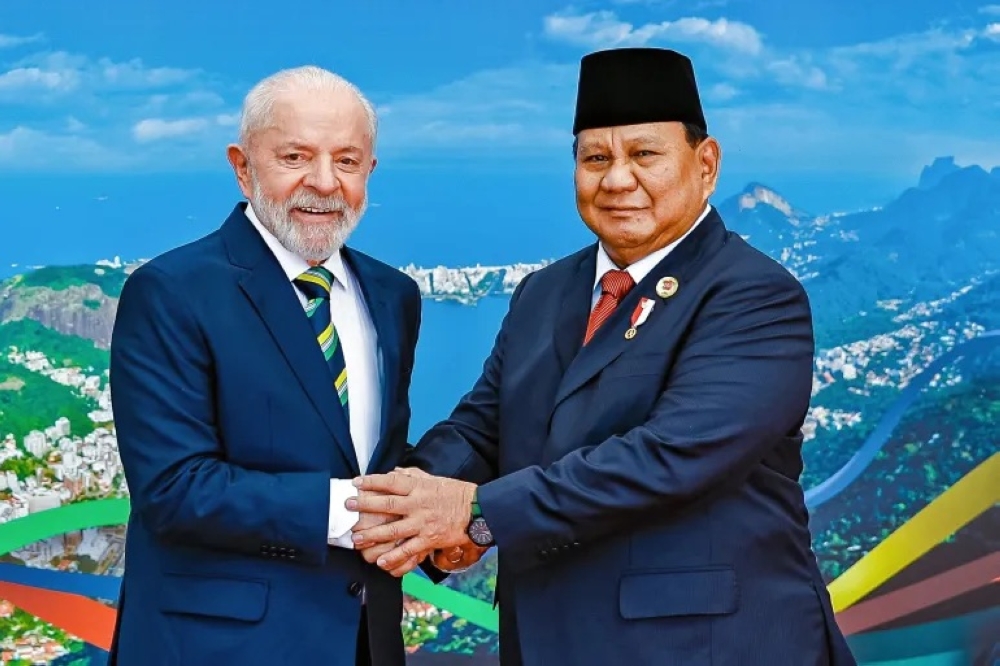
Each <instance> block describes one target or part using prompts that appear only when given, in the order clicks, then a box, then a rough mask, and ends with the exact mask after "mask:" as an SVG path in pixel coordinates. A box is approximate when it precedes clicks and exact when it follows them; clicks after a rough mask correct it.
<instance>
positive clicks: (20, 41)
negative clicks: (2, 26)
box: [0, 33, 45, 49]
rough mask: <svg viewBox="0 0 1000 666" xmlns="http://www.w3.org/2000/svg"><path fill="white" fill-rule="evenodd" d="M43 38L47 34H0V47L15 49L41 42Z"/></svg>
mask: <svg viewBox="0 0 1000 666" xmlns="http://www.w3.org/2000/svg"><path fill="white" fill-rule="evenodd" d="M43 39H45V36H44V35H42V34H41V33H37V34H34V35H24V36H18V35H4V34H0V49H14V48H17V47H19V46H27V45H28V44H35V43H37V42H40V41H42V40H43Z"/></svg>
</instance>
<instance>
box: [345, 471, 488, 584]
mask: <svg viewBox="0 0 1000 666" xmlns="http://www.w3.org/2000/svg"><path fill="white" fill-rule="evenodd" d="M354 485H355V486H356V487H357V488H359V489H360V490H361V491H366V492H361V493H359V496H358V497H357V498H352V499H349V500H347V504H346V506H347V508H348V509H349V510H351V511H360V512H363V513H364V512H372V513H388V514H392V515H396V516H400V519H399V520H396V521H393V522H390V523H386V524H383V525H377V526H374V527H371V528H369V529H364V530H359V531H356V532H355V533H354V536H353V539H354V547H355V548H357V549H360V550H363V551H370V552H374V553H377V552H378V551H379V550H381V548H380V549H377V550H376V551H371V549H372V547H374V546H378V545H380V544H394V547H393V548H392V549H391V550H388V552H384V553H381V554H378V556H377V562H378V566H379V567H380V568H382V569H384V570H385V571H391V572H393V573H396V572H398V571H399V570H400V568H401V567H403V566H404V565H405V564H407V563H408V562H413V561H414V559H416V560H417V561H420V560H423V559H424V558H425V557H426V556H427V555H428V554H430V553H432V552H433V551H436V550H441V549H445V548H449V547H453V546H459V545H463V544H466V543H468V536H467V535H466V528H467V527H468V525H469V519H470V517H471V509H472V498H473V496H474V494H475V491H476V486H475V484H472V483H467V482H465V481H457V480H455V479H446V478H442V477H436V476H431V475H429V474H427V473H426V472H422V471H420V470H415V469H406V470H396V471H394V472H391V473H389V474H371V475H367V476H362V477H359V478H357V479H355V481H354ZM373 493H374V494H373ZM365 559H368V557H366V558H365Z"/></svg>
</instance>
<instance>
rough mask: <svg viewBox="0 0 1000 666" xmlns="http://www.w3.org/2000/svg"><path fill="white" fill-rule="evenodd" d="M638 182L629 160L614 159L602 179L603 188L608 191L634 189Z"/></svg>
mask: <svg viewBox="0 0 1000 666" xmlns="http://www.w3.org/2000/svg"><path fill="white" fill-rule="evenodd" d="M637 184H638V181H637V180H636V178H635V174H634V173H632V165H631V164H630V163H629V162H628V161H627V160H614V161H612V162H611V163H610V165H609V166H608V170H607V171H605V173H604V177H603V178H602V179H601V188H602V189H604V190H605V191H608V192H621V191H627V190H634V189H635V188H636V185H637Z"/></svg>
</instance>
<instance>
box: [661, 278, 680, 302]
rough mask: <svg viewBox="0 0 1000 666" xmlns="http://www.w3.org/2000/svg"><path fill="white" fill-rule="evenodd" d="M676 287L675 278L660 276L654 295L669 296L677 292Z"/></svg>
mask: <svg viewBox="0 0 1000 666" xmlns="http://www.w3.org/2000/svg"><path fill="white" fill-rule="evenodd" d="M677 287H678V283H677V278H673V277H665V278H660V281H659V282H657V283H656V295H657V296H659V297H660V298H670V297H671V296H673V295H674V294H676V293H677Z"/></svg>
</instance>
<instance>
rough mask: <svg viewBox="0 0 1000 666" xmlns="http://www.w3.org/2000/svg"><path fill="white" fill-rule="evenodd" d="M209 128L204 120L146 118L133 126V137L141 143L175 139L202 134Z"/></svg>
mask: <svg viewBox="0 0 1000 666" xmlns="http://www.w3.org/2000/svg"><path fill="white" fill-rule="evenodd" d="M206 127H208V122H207V121H206V120H205V119H204V118H183V119H180V120H164V119H163V118H146V119H144V120H140V121H139V122H137V123H136V124H135V125H133V126H132V136H133V137H135V140H136V141H138V142H139V143H146V142H149V141H160V140H162V139H173V138H177V137H182V136H188V135H191V134H195V133H198V132H201V131H202V130H204V129H205V128H206Z"/></svg>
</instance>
